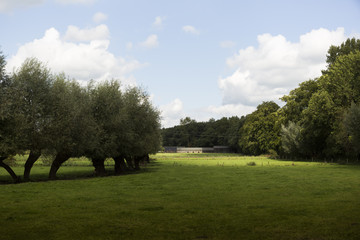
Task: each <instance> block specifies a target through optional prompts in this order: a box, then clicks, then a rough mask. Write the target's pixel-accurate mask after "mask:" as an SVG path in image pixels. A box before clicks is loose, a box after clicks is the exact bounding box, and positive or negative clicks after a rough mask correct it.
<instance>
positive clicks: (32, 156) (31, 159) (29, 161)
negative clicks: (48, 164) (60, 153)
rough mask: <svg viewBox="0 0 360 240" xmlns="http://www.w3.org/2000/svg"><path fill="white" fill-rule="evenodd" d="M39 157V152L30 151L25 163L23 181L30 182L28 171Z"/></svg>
mask: <svg viewBox="0 0 360 240" xmlns="http://www.w3.org/2000/svg"><path fill="white" fill-rule="evenodd" d="M40 156H41V151H39V150H31V151H30V154H29V157H28V159H27V160H26V163H25V170H24V180H25V181H29V180H30V171H31V168H32V166H33V165H34V163H35V162H36V161H37V160H38V159H39V157H40Z"/></svg>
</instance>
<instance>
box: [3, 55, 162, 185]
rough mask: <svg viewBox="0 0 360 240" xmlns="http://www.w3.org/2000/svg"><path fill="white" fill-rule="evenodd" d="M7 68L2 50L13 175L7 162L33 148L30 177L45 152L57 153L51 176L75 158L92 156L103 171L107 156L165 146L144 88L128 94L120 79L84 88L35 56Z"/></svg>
mask: <svg viewBox="0 0 360 240" xmlns="http://www.w3.org/2000/svg"><path fill="white" fill-rule="evenodd" d="M4 66H5V58H4V57H3V56H2V54H1V53H0V77H1V79H0V85H1V89H0V100H1V101H0V160H1V164H2V165H1V166H3V167H4V168H6V169H7V170H8V171H9V173H10V169H9V168H8V166H6V165H3V164H4V163H3V162H2V160H3V159H5V158H7V157H9V156H10V155H15V154H19V153H22V152H24V151H27V150H29V151H30V153H29V155H28V159H27V161H26V164H25V171H24V179H25V180H28V179H29V175H30V170H31V168H32V166H33V164H34V163H35V162H36V161H37V160H38V158H39V157H40V156H41V153H45V154H47V155H50V156H51V155H52V156H54V160H53V162H52V166H51V170H50V174H49V176H50V178H55V177H56V172H57V170H58V169H59V167H60V166H61V164H62V163H63V162H65V161H66V160H68V159H69V158H70V157H79V156H83V155H86V156H89V157H91V159H92V160H93V163H94V166H95V168H96V171H97V172H98V173H100V174H103V173H104V172H105V168H104V161H105V159H106V158H110V157H112V158H115V157H117V156H120V155H121V156H128V157H129V158H130V159H131V158H134V157H135V156H145V155H148V154H150V153H155V152H157V151H158V150H159V149H160V139H161V137H160V113H159V111H158V110H157V109H156V108H154V107H153V106H152V104H151V102H150V100H149V96H148V95H147V94H146V93H145V92H144V91H142V90H141V89H139V88H136V87H133V88H129V89H128V90H127V91H126V92H125V93H123V92H122V91H121V89H120V83H119V82H117V81H115V80H112V81H105V82H103V83H100V84H97V85H94V84H93V83H91V84H90V85H89V86H88V87H87V88H84V87H81V86H80V85H79V83H77V82H76V81H75V80H69V79H67V78H66V76H65V74H58V75H53V74H52V73H51V71H50V69H48V68H47V67H46V66H45V65H44V64H43V63H41V62H40V61H38V60H37V59H35V58H29V59H26V60H25V62H24V63H23V64H22V66H21V67H20V68H19V69H17V70H16V71H15V72H14V73H12V75H11V76H7V75H6V74H5V70H4ZM10 174H12V173H10ZM12 175H13V174H12Z"/></svg>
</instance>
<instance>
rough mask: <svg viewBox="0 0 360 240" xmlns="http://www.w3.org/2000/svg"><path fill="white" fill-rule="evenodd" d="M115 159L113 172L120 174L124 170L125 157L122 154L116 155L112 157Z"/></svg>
mask: <svg viewBox="0 0 360 240" xmlns="http://www.w3.org/2000/svg"><path fill="white" fill-rule="evenodd" d="M113 159H114V161H115V174H121V173H122V172H125V171H126V168H127V167H126V163H125V158H124V157H123V156H118V157H114V158H113Z"/></svg>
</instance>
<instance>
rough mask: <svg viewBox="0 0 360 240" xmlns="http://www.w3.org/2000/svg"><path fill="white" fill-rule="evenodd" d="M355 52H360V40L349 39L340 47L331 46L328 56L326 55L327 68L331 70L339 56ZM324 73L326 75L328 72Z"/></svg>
mask: <svg viewBox="0 0 360 240" xmlns="http://www.w3.org/2000/svg"><path fill="white" fill-rule="evenodd" d="M355 51H360V39H355V38H352V39H350V38H349V39H347V40H346V41H345V42H343V43H342V44H341V45H340V46H333V45H332V46H330V48H329V50H328V54H327V55H326V63H327V64H328V67H327V68H328V69H329V68H330V67H331V65H332V64H334V63H335V61H336V59H337V58H338V57H339V56H344V55H348V54H350V53H354V52H355ZM323 73H324V74H326V73H327V70H325V71H323Z"/></svg>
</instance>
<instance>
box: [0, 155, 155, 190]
mask: <svg viewBox="0 0 360 240" xmlns="http://www.w3.org/2000/svg"><path fill="white" fill-rule="evenodd" d="M160 165H161V164H160V163H158V162H156V160H153V161H151V162H150V163H147V164H144V165H142V166H141V167H140V170H127V171H124V172H121V173H119V174H115V172H114V169H113V166H106V167H105V170H106V172H105V175H103V176H98V175H96V174H95V171H94V168H93V167H91V166H62V167H61V168H60V169H59V172H58V173H57V177H56V179H49V177H48V176H49V170H50V167H44V166H34V167H33V173H32V174H31V176H30V178H31V179H30V181H24V180H23V179H22V178H21V180H20V182H17V183H14V181H13V179H12V178H11V176H10V175H8V174H7V172H5V171H4V173H1V175H0V185H9V184H22V183H29V182H49V181H58V180H81V179H91V178H104V177H114V176H119V177H120V176H126V175H133V174H146V173H151V172H155V171H157V170H158V169H159V167H160ZM19 168H20V167H19ZM36 168H38V169H40V172H34V170H35V171H36V170H38V169H36ZM0 169H1V171H2V168H0ZM21 169H22V170H23V168H21ZM45 169H46V170H45ZM17 174H18V173H17ZM18 176H21V175H19V174H18ZM21 177H22V176H21Z"/></svg>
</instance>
